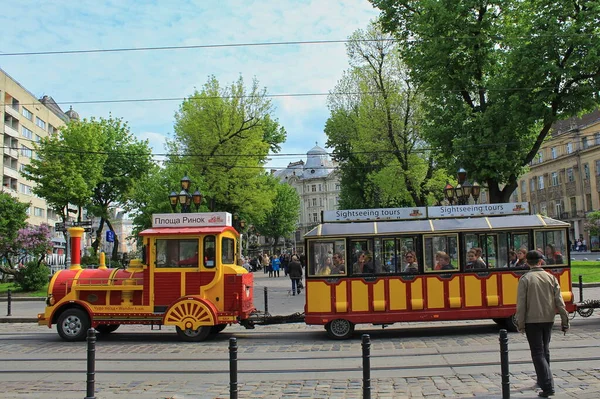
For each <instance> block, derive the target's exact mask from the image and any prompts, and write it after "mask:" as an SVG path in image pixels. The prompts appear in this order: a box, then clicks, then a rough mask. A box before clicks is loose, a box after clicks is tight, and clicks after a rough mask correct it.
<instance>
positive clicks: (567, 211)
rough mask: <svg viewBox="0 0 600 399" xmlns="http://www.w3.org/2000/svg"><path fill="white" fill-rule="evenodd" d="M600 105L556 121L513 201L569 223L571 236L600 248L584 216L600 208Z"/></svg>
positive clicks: (593, 247) (573, 240)
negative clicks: (598, 107) (586, 226)
mask: <svg viewBox="0 0 600 399" xmlns="http://www.w3.org/2000/svg"><path fill="white" fill-rule="evenodd" d="M599 193H600V111H599V110H596V111H594V112H592V113H590V114H587V115H584V116H582V117H581V118H570V119H568V120H565V121H561V122H559V123H556V124H555V125H554V127H553V129H552V132H551V134H550V137H549V139H547V140H546V142H545V143H544V144H543V145H542V147H541V148H540V150H539V152H538V154H537V156H536V158H535V159H534V160H533V161H532V162H531V164H530V170H529V172H528V173H526V174H524V175H523V176H521V177H520V179H519V186H518V188H517V190H515V192H514V193H513V195H512V199H513V200H514V201H529V203H530V206H531V209H532V212H533V213H540V214H545V215H547V216H550V217H552V218H556V219H560V220H563V221H565V222H569V223H571V231H570V237H569V239H570V241H571V242H572V243H573V242H575V240H577V239H578V238H580V237H583V238H584V239H585V240H586V241H587V247H588V248H590V247H591V248H592V249H596V250H598V249H600V248H599V243H598V238H597V237H590V235H589V232H587V231H586V230H585V228H584V222H585V216H586V214H587V213H588V212H590V211H592V210H598V209H600V194H599Z"/></svg>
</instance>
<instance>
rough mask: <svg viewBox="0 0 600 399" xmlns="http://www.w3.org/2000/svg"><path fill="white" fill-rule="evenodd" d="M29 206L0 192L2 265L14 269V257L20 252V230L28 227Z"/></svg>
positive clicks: (0, 255)
mask: <svg viewBox="0 0 600 399" xmlns="http://www.w3.org/2000/svg"><path fill="white" fill-rule="evenodd" d="M27 208H29V205H28V204H24V203H22V202H19V200H18V199H16V198H14V197H13V196H12V195H10V194H8V193H5V192H1V191H0V257H1V258H0V263H2V264H6V267H7V268H9V269H12V268H13V264H12V261H13V256H14V255H15V254H16V253H17V252H18V248H17V247H16V245H15V243H16V241H17V235H18V233H19V230H20V229H22V228H24V227H25V226H27Z"/></svg>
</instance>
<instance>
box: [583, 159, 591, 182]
mask: <svg viewBox="0 0 600 399" xmlns="http://www.w3.org/2000/svg"><path fill="white" fill-rule="evenodd" d="M583 176H584V177H585V179H586V180H590V165H589V164H587V163H586V164H584V165H583Z"/></svg>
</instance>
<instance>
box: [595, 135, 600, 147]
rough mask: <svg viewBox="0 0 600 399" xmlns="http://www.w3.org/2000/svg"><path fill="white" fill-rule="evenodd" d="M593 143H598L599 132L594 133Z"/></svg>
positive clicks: (599, 141) (599, 138) (599, 140)
mask: <svg viewBox="0 0 600 399" xmlns="http://www.w3.org/2000/svg"><path fill="white" fill-rule="evenodd" d="M594 144H596V145H600V133H596V134H594Z"/></svg>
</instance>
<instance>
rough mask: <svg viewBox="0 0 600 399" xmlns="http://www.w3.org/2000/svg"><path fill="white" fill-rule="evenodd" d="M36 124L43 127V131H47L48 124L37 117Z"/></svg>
mask: <svg viewBox="0 0 600 399" xmlns="http://www.w3.org/2000/svg"><path fill="white" fill-rule="evenodd" d="M35 124H36V125H38V127H41V128H42V129H44V130H46V122H44V121H43V120H41V119H40V118H38V117H37V116H36V117H35Z"/></svg>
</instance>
